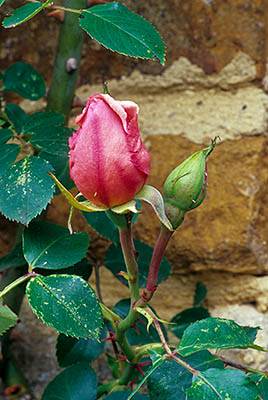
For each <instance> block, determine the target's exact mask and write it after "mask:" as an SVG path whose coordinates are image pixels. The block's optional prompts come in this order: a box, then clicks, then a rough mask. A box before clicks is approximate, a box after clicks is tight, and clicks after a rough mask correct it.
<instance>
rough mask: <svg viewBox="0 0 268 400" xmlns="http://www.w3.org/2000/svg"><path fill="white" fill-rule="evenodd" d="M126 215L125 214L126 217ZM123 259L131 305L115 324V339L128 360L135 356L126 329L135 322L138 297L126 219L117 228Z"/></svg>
mask: <svg viewBox="0 0 268 400" xmlns="http://www.w3.org/2000/svg"><path fill="white" fill-rule="evenodd" d="M127 218H128V217H127V216H126V219H127ZM118 229H119V236H120V242H121V247H122V252H123V256H124V261H125V264H126V268H127V273H128V285H129V290H130V299H131V306H130V309H129V313H128V315H127V317H126V318H125V319H124V320H123V321H121V322H120V323H119V324H118V326H117V332H116V340H117V342H118V344H119V346H120V347H121V349H122V351H123V352H124V354H125V355H126V357H127V359H128V360H129V361H132V360H133V359H134V357H135V351H134V350H133V349H132V348H131V346H130V345H129V343H128V341H127V339H126V331H127V330H128V329H129V328H130V327H131V326H133V325H134V324H135V322H136V320H137V319H138V317H139V313H138V312H137V311H135V310H134V309H133V307H132V306H133V304H134V303H135V302H136V301H137V300H138V299H139V297H140V294H139V282H138V264H137V261H136V259H135V249H134V247H133V240H132V231H131V223H130V221H127V227H126V228H120V227H119V228H118Z"/></svg>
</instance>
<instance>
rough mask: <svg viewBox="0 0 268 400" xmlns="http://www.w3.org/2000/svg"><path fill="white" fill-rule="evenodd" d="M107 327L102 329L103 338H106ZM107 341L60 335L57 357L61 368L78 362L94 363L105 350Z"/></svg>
mask: <svg viewBox="0 0 268 400" xmlns="http://www.w3.org/2000/svg"><path fill="white" fill-rule="evenodd" d="M106 334H107V330H106V328H105V329H103V330H102V333H101V336H100V338H101V339H105V337H106ZM104 347H105V342H103V341H102V342H97V341H96V340H91V339H79V340H78V339H76V338H72V337H68V336H65V335H63V334H62V333H61V334H60V335H59V336H58V340H57V347H56V348H57V352H56V355H57V359H58V364H59V366H60V367H61V368H65V367H68V366H69V365H72V364H76V363H78V362H88V363H92V362H93V361H95V360H96V359H97V358H98V357H99V356H100V355H101V354H102V353H103V351H104Z"/></svg>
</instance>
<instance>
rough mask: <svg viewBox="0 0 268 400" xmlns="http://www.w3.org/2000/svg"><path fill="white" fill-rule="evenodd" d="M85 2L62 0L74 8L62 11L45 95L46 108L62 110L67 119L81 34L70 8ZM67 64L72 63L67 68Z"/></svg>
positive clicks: (81, 44) (71, 100) (77, 7)
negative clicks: (61, 21) (51, 71)
mask: <svg viewBox="0 0 268 400" xmlns="http://www.w3.org/2000/svg"><path fill="white" fill-rule="evenodd" d="M86 3H87V2H86V0H64V7H63V8H64V9H68V8H69V6H70V7H73V8H75V9H76V11H75V10H72V9H70V10H68V11H72V13H65V16H64V22H63V23H62V24H61V26H60V34H59V40H58V50H57V54H56V58H55V62H54V67H53V73H52V81H51V85H50V88H49V91H48V96H47V109H48V110H52V111H56V112H58V113H60V114H64V115H65V120H66V121H68V117H69V113H70V110H71V107H72V102H73V96H74V92H75V89H76V85H77V80H78V74H79V66H80V60H81V54H82V46H83V38H84V34H83V31H82V29H81V28H80V26H79V23H78V20H77V15H76V14H73V12H76V13H81V10H80V9H81V8H86V5H87V4H86ZM57 8H58V9H60V8H59V7H57ZM70 61H72V64H70ZM68 65H71V67H70V68H69V67H68Z"/></svg>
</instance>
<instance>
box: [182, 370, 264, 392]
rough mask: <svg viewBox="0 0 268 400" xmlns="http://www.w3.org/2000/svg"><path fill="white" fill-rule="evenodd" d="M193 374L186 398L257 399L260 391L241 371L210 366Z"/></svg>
mask: <svg viewBox="0 0 268 400" xmlns="http://www.w3.org/2000/svg"><path fill="white" fill-rule="evenodd" d="M201 376H202V377H203V379H201V378H199V377H197V376H194V377H193V384H192V386H191V388H190V389H188V390H187V400H203V399H206V400H226V399H228V400H245V399H246V400H257V399H259V395H260V392H259V390H258V388H257V386H256V385H255V383H254V382H252V381H251V379H250V378H249V377H248V376H247V375H246V374H244V373H243V372H242V371H237V370H233V369H216V368H212V369H209V370H208V371H204V372H202V373H201Z"/></svg>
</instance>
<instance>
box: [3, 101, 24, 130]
mask: <svg viewBox="0 0 268 400" xmlns="http://www.w3.org/2000/svg"><path fill="white" fill-rule="evenodd" d="M5 113H6V115H7V117H8V119H9V121H10V122H12V124H13V126H14V128H15V130H16V131H17V132H18V133H20V132H21V131H22V126H23V124H24V122H25V121H26V118H27V114H26V113H25V112H24V111H23V109H22V108H21V107H19V106H18V105H17V104H12V103H9V104H6V106H5Z"/></svg>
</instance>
